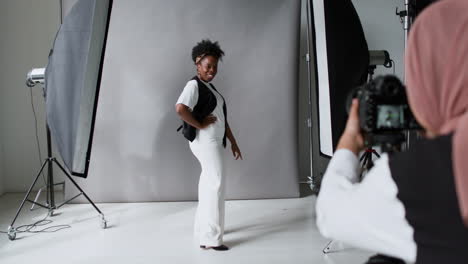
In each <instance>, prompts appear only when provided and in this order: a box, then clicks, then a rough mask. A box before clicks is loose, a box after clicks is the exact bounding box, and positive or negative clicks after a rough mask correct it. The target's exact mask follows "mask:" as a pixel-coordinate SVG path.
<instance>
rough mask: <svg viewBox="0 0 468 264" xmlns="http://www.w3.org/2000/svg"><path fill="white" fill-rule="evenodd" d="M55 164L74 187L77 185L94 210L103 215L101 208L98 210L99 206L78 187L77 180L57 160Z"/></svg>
mask: <svg viewBox="0 0 468 264" xmlns="http://www.w3.org/2000/svg"><path fill="white" fill-rule="evenodd" d="M54 162H55V164H57V166H58V167H59V168H60V169H61V170H62V172H63V173H65V175H66V176H67V177H68V179H69V180H70V181H71V182H72V183H73V185H75V187H76V188H78V190H80V192H81V193H82V194H83V195H84V197H86V199H87V200H88V202H89V203H90V204H91V205H92V206H93V207H94V209H96V211H98V213H99V214H100V215H103V214H102V212H101V210H99V208H97V206H96V205H95V204H94V203H93V201H91V199H90V198H89V197H88V195H86V193H85V192H84V191H83V189H81V187H80V186H79V185H78V183H76V182H75V180H73V178H72V177H71V176H70V174H68V172H67V171H66V170H65V169H64V168H63V167H62V165H60V163H58V162H57V160H55V159H54Z"/></svg>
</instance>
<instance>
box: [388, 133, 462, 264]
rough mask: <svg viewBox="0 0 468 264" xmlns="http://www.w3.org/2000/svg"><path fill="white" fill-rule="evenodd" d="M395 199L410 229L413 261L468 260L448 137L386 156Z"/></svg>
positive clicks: (430, 263)
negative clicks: (413, 247) (414, 251)
mask: <svg viewBox="0 0 468 264" xmlns="http://www.w3.org/2000/svg"><path fill="white" fill-rule="evenodd" d="M390 170H391V174H392V177H393V179H394V180H395V183H396V185H397V186H398V195H397V196H398V199H399V200H400V201H401V202H402V203H403V205H404V206H405V209H406V219H407V220H408V222H409V224H410V225H411V226H412V227H413V229H414V241H415V242H416V245H417V257H416V264H445V263H460V264H461V263H468V228H466V227H465V226H464V225H463V222H462V218H461V215H460V209H459V207H458V200H457V194H456V191H455V183H454V174H453V170H452V136H451V135H449V136H442V137H438V138H436V139H433V140H421V141H420V142H416V143H415V144H413V146H411V148H410V149H409V150H408V151H407V152H404V153H397V154H394V155H391V156H390Z"/></svg>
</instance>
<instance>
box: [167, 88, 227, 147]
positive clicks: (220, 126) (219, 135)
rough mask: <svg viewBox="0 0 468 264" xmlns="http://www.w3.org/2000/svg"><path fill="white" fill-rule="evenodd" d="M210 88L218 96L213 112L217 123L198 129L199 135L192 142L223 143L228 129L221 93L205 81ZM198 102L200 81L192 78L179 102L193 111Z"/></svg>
mask: <svg viewBox="0 0 468 264" xmlns="http://www.w3.org/2000/svg"><path fill="white" fill-rule="evenodd" d="M202 82H203V81H202ZM203 83H204V84H205V86H206V87H208V89H210V91H211V92H212V93H213V94H214V95H215V96H216V108H215V109H214V111H213V112H212V113H211V114H212V115H214V116H215V117H216V118H217V120H216V122H215V123H213V124H211V125H209V126H208V127H206V128H204V129H197V136H196V138H195V140H194V141H193V142H191V143H192V144H209V143H217V144H222V143H223V137H224V131H225V129H226V127H225V122H226V119H225V117H224V112H223V104H224V100H223V97H221V95H220V94H219V93H218V92H216V91H215V90H214V89H213V88H211V86H210V84H209V83H207V82H203ZM197 102H198V83H197V81H196V80H190V81H189V82H187V84H186V85H185V88H184V90H183V91H182V93H181V94H180V96H179V99H178V100H177V103H176V105H177V104H183V105H186V106H188V107H189V108H190V111H193V108H194V107H195V105H196V104H197Z"/></svg>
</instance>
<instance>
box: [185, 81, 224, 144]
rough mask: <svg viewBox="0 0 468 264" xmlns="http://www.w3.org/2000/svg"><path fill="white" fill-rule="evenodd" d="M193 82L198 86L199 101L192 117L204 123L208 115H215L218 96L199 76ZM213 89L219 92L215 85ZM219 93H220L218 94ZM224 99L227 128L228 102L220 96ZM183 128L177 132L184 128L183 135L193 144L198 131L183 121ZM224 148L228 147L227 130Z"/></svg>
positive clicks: (212, 86)
mask: <svg viewBox="0 0 468 264" xmlns="http://www.w3.org/2000/svg"><path fill="white" fill-rule="evenodd" d="M192 80H196V81H197V86H198V101H197V104H196V105H195V107H194V108H193V111H192V115H193V117H194V118H195V119H196V120H197V121H198V122H202V121H203V120H204V119H205V118H206V117H207V116H208V115H210V114H211V113H213V111H214V110H215V108H216V105H217V102H216V96H215V95H214V94H213V93H212V92H211V90H210V89H209V88H208V87H206V85H205V83H203V82H202V81H201V80H200V79H199V78H198V76H195V77H193V78H192ZM210 86H211V88H213V90H215V91H216V92H218V90H216V88H215V87H214V85H212V84H211V83H210ZM218 93H219V92H218ZM219 95H220V96H221V97H222V98H223V101H224V102H223V113H224V120H225V127H227V108H226V100H224V97H223V96H222V95H221V94H219ZM182 123H183V124H182V126H180V127H179V128H178V129H177V131H179V130H180V129H181V128H182V133H183V134H184V137H185V138H186V139H187V140H189V141H190V142H192V141H193V140H194V139H195V137H196V136H197V129H196V128H195V127H193V126H191V125H190V124H188V123H187V122H185V121H182ZM223 147H226V129H225V130H224V137H223Z"/></svg>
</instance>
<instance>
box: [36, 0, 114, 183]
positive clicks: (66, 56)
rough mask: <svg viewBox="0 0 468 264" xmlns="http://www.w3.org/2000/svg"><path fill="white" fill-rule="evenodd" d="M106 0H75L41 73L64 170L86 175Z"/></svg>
mask: <svg viewBox="0 0 468 264" xmlns="http://www.w3.org/2000/svg"><path fill="white" fill-rule="evenodd" d="M111 8H112V0H79V1H78V2H77V3H76V4H75V5H74V6H73V8H72V9H71V10H70V12H69V14H68V15H67V16H66V17H65V19H64V21H63V24H62V25H61V27H60V29H59V31H58V33H57V36H56V38H55V41H54V44H53V48H52V50H51V51H50V54H49V62H48V64H47V67H46V72H45V91H46V108H47V110H46V111H47V124H48V126H49V128H50V131H51V136H52V139H53V141H54V143H55V145H56V148H57V150H58V152H59V154H60V156H61V157H62V159H63V162H64V164H65V166H66V168H67V169H68V170H69V171H70V172H71V173H72V174H73V175H75V176H81V177H87V174H88V167H89V160H90V154H91V145H92V137H93V129H94V120H95V114H96V108H97V99H98V95H99V86H100V81H101V72H102V67H103V59H104V53H105V52H104V51H105V46H106V39H107V31H108V26H109V19H110V12H111Z"/></svg>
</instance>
